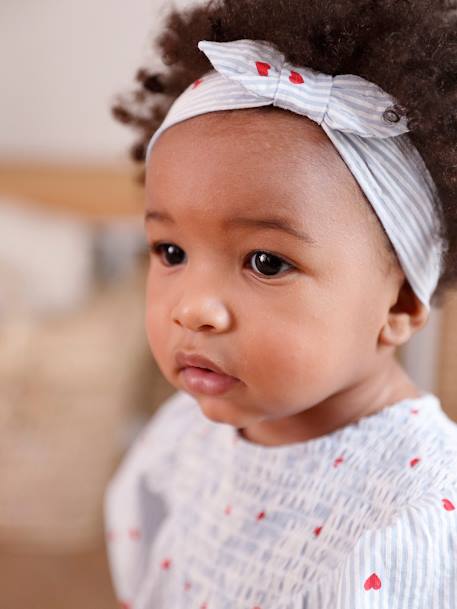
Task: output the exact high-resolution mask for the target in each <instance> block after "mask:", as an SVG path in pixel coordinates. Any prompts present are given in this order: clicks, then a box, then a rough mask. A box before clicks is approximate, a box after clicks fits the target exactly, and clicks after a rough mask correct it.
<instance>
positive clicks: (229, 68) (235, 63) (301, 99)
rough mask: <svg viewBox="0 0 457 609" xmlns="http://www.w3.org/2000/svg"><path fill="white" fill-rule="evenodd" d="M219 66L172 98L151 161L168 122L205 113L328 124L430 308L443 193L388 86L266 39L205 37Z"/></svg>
mask: <svg viewBox="0 0 457 609" xmlns="http://www.w3.org/2000/svg"><path fill="white" fill-rule="evenodd" d="M198 48H199V49H200V50H201V51H203V53H205V55H206V56H207V57H208V59H209V60H210V61H211V64H212V65H213V67H214V70H211V71H210V72H208V73H206V74H205V75H204V76H202V77H201V78H199V79H197V80H196V81H195V82H193V83H192V84H191V85H190V86H189V87H188V88H187V89H186V90H185V91H184V92H183V93H182V94H181V95H180V96H179V97H178V98H177V99H176V100H175V101H174V103H173V104H172V105H171V107H170V109H169V111H168V114H167V116H166V117H165V119H164V121H163V122H162V124H161V125H160V127H159V128H158V129H157V131H156V132H155V133H154V135H153V136H152V138H151V140H150V141H149V144H148V147H147V151H146V161H147V160H148V158H149V155H150V152H151V149H152V147H153V145H154V143H155V142H156V141H157V139H158V137H159V136H160V135H161V133H163V131H164V130H165V129H167V128H168V127H170V126H172V125H174V124H176V123H179V122H181V121H184V120H186V119H189V118H191V117H193V116H197V115H199V114H204V113H207V112H216V111H218V110H233V109H241V108H253V107H259V106H268V105H271V104H272V105H273V106H277V107H278V108H283V109H285V110H290V111H292V112H295V113H297V114H301V115H304V116H307V117H308V118H310V119H311V120H313V121H315V122H316V123H317V124H318V125H320V126H321V127H322V129H323V130H324V131H325V133H326V134H327V136H328V137H329V138H330V140H331V141H332V143H333V144H334V146H335V148H336V149H337V150H338V152H339V154H340V156H341V157H342V159H343V161H344V162H345V163H346V165H347V167H348V168H349V170H350V171H351V173H352V174H353V176H354V178H355V179H356V180H357V182H358V184H359V186H360V187H361V189H362V191H363V192H364V194H365V196H366V197H367V199H368V201H369V202H370V204H371V205H372V207H373V209H374V211H375V213H376V215H377V216H378V218H379V220H380V222H381V224H382V225H383V227H384V229H385V231H386V233H387V236H388V237H389V239H390V241H391V243H392V246H393V248H394V250H395V252H396V254H397V257H398V260H399V263H400V265H401V267H402V269H403V271H404V273H405V275H406V277H407V279H408V281H409V283H410V285H411V288H412V289H413V290H414V292H415V294H416V295H417V297H418V298H419V300H421V301H422V303H424V305H425V306H426V308H427V310H428V311H429V310H430V304H429V303H430V298H431V295H432V294H433V292H434V290H435V288H436V285H437V283H438V280H439V277H440V272H441V264H442V254H443V243H442V240H441V238H440V237H439V226H438V223H437V216H436V212H435V210H434V206H433V201H434V200H435V198H437V197H438V194H437V190H436V186H435V184H434V182H433V179H432V176H431V175H430V173H429V171H428V169H427V167H426V166H425V163H424V161H423V159H422V157H421V155H420V154H419V152H418V150H417V149H416V148H415V146H414V145H413V144H412V142H411V140H410V138H409V136H408V135H407V132H408V131H409V129H408V126H407V122H406V118H405V117H404V116H401V117H399V115H398V114H396V113H395V110H394V106H395V103H396V102H395V100H394V99H393V98H392V97H390V96H389V95H388V94H387V93H385V92H384V91H383V90H382V89H381V88H380V87H378V86H377V85H375V84H374V83H371V82H369V81H367V80H365V79H364V78H361V77H359V76H355V75H352V74H343V75H338V76H330V75H329V74H324V73H322V72H317V71H315V70H312V69H310V68H306V67H301V66H294V65H292V64H290V63H287V62H286V61H285V56H284V55H283V54H282V53H280V52H279V51H278V50H276V48H275V47H274V46H273V45H271V44H270V43H267V42H265V41H261V40H235V41H232V42H210V41H207V40H201V41H200V42H199V43H198Z"/></svg>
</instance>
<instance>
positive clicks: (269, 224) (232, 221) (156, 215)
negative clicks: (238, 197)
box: [144, 210, 317, 246]
mask: <svg viewBox="0 0 457 609" xmlns="http://www.w3.org/2000/svg"><path fill="white" fill-rule="evenodd" d="M151 220H157V221H158V222H164V223H168V224H175V221H174V220H173V218H172V217H171V216H170V215H169V214H167V213H166V212H160V211H155V210H148V211H146V213H145V216H144V221H145V223H146V222H149V221H151ZM224 224H225V225H226V226H256V227H260V228H272V229H275V230H280V231H283V232H285V233H288V234H289V235H292V236H294V237H296V238H297V239H300V240H301V241H304V242H305V243H307V244H308V245H314V246H316V245H317V241H316V240H315V239H313V238H312V237H311V235H309V234H308V233H306V232H304V231H300V230H297V229H296V228H294V227H293V226H292V224H291V223H290V221H289V220H288V219H287V218H283V217H280V216H265V217H263V218H229V219H228V220H226V221H225V222H224Z"/></svg>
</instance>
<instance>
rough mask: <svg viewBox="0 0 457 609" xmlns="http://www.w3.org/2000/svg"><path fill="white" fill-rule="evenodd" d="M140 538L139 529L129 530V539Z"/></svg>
mask: <svg viewBox="0 0 457 609" xmlns="http://www.w3.org/2000/svg"><path fill="white" fill-rule="evenodd" d="M140 536H141V533H140V531H139V529H129V537H130V539H139V538H140Z"/></svg>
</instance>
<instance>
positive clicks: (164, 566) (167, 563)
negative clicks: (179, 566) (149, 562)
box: [160, 558, 171, 570]
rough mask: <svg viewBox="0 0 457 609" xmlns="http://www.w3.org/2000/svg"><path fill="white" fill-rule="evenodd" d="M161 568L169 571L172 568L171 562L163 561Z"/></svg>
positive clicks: (166, 559)
mask: <svg viewBox="0 0 457 609" xmlns="http://www.w3.org/2000/svg"><path fill="white" fill-rule="evenodd" d="M160 566H161V567H162V569H165V570H168V569H169V568H170V567H171V560H170V559H169V558H165V559H164V560H162V562H161V564H160Z"/></svg>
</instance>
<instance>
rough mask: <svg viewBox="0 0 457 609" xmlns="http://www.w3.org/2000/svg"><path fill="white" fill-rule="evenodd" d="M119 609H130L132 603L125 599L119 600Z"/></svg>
mask: <svg viewBox="0 0 457 609" xmlns="http://www.w3.org/2000/svg"><path fill="white" fill-rule="evenodd" d="M119 604H120V606H121V609H131V607H132V605H131V604H130V603H126V602H125V601H121V602H120V603H119Z"/></svg>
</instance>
